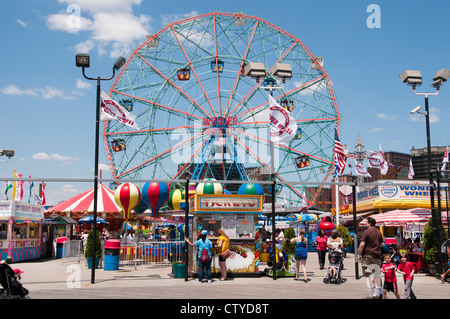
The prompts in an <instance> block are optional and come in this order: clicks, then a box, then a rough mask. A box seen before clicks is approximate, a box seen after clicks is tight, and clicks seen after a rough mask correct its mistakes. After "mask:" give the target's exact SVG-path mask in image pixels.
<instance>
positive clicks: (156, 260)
mask: <svg viewBox="0 0 450 319" xmlns="http://www.w3.org/2000/svg"><path fill="white" fill-rule="evenodd" d="M184 245H185V242H184V241H144V242H137V243H122V247H121V249H120V258H119V265H120V266H134V267H137V266H139V265H145V266H148V267H169V266H171V265H172V263H175V262H181V261H183V253H184Z"/></svg>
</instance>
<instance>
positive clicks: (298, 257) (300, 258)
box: [295, 255, 308, 261]
mask: <svg viewBox="0 0 450 319" xmlns="http://www.w3.org/2000/svg"><path fill="white" fill-rule="evenodd" d="M307 258H308V256H299V255H295V260H297V261H300V260H306V259H307Z"/></svg>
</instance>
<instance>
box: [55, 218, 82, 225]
mask: <svg viewBox="0 0 450 319" xmlns="http://www.w3.org/2000/svg"><path fill="white" fill-rule="evenodd" d="M55 223H56V224H57V225H78V222H77V221H76V220H75V219H73V218H72V217H63V216H58V217H56V218H55Z"/></svg>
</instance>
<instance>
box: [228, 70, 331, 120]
mask: <svg viewBox="0 0 450 319" xmlns="http://www.w3.org/2000/svg"><path fill="white" fill-rule="evenodd" d="M323 77H324V75H322V76H320V77H318V78H316V79H313V80H311V81H309V82H308V83H305V84H302V85H300V86H298V87H295V88H293V89H292V90H290V91H287V92H285V93H283V94H281V95H279V96H277V97H274V99H275V100H278V99H280V98H283V97H285V96H288V95H290V94H294V93H296V92H299V91H302V90H304V89H305V88H308V87H309V86H311V85H313V84H314V83H316V82H318V81H320V80H321V79H323ZM268 104H269V101H267V102H265V103H262V104H260V105H258V106H256V107H254V108H251V109H249V110H247V111H245V112H243V113H240V114H237V115H236V117H241V116H244V115H247V117H244V118H243V119H241V120H245V119H248V118H249V116H252V115H253V114H254V113H255V112H256V111H258V112H261V111H262V108H263V107H264V106H267V105H268Z"/></svg>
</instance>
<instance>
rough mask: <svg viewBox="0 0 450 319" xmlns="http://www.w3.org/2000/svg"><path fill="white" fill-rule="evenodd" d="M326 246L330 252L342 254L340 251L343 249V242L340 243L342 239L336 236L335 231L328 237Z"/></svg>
mask: <svg viewBox="0 0 450 319" xmlns="http://www.w3.org/2000/svg"><path fill="white" fill-rule="evenodd" d="M327 246H328V248H329V249H330V251H337V252H340V253H342V249H344V242H343V241H342V238H341V237H339V236H338V232H337V230H336V229H335V230H333V231H332V232H331V237H328V240H327Z"/></svg>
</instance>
